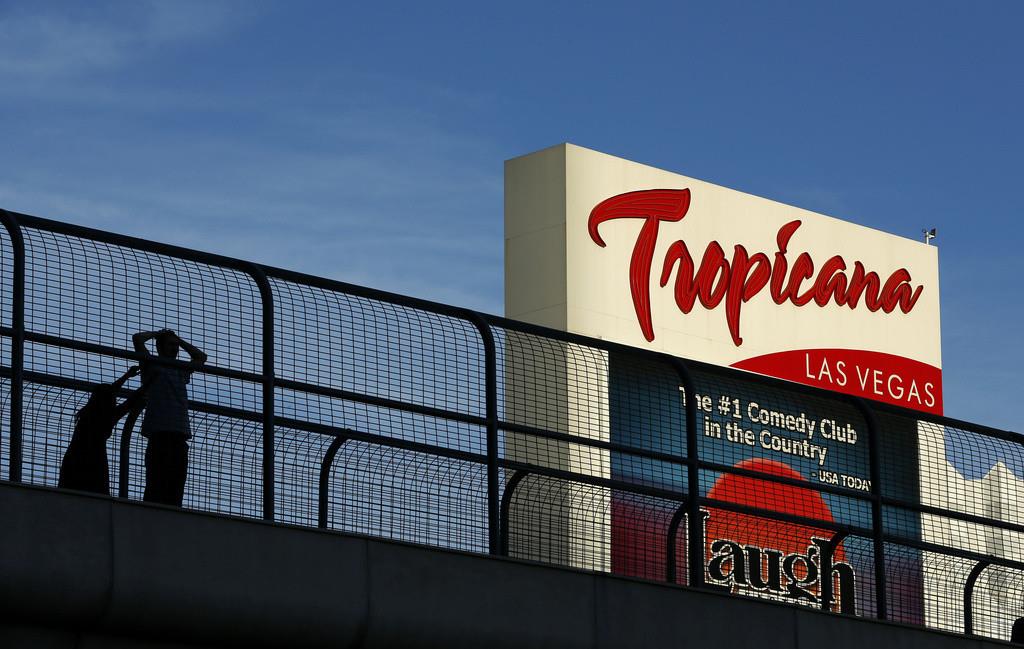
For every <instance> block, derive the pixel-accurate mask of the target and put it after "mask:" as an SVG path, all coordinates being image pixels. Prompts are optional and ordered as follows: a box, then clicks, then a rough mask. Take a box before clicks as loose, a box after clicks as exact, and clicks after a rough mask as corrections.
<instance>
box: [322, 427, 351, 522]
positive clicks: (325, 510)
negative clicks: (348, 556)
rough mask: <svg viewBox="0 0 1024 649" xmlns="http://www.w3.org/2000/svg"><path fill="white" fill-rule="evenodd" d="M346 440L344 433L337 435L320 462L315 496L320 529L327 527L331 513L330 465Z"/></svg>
mask: <svg viewBox="0 0 1024 649" xmlns="http://www.w3.org/2000/svg"><path fill="white" fill-rule="evenodd" d="M347 441H348V437H345V436H344V435H338V436H337V437H335V438H334V441H332V442H331V445H330V446H328V447H327V452H326V453H324V461H323V462H322V463H321V464H320V483H319V485H318V489H319V494H318V496H317V506H316V526H317V527H319V528H320V529H322V530H326V529H327V523H328V519H329V518H330V513H331V467H332V466H333V465H334V458H335V457H337V455H338V451H340V450H341V447H342V445H343V444H344V443H345V442H347Z"/></svg>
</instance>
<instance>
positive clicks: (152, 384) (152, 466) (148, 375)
mask: <svg viewBox="0 0 1024 649" xmlns="http://www.w3.org/2000/svg"><path fill="white" fill-rule="evenodd" d="M154 338H155V339H156V352H157V355H158V356H159V358H161V359H167V360H174V359H176V358H177V357H178V349H179V348H180V349H184V350H185V352H186V353H187V354H188V355H189V356H190V357H191V360H192V363H193V364H194V365H202V364H203V363H205V362H206V354H204V353H203V352H202V350H200V349H199V348H198V347H196V346H195V345H191V344H189V343H187V342H185V341H184V340H182V339H181V338H180V337H179V336H178V334H176V333H174V331H172V330H170V329H161V330H160V331H142V332H139V333H137V334H135V335H134V336H132V343H133V344H134V345H135V351H137V352H139V353H140V354H144V355H146V356H152V354H151V353H150V351H149V349H148V348H147V347H146V343H147V342H148V341H150V340H152V339H154ZM192 371H193V370H192V368H188V367H179V366H175V365H173V364H169V363H161V362H159V361H156V360H144V361H143V362H142V382H143V384H145V385H146V386H147V390H146V414H145V418H144V419H143V421H142V431H141V432H142V436H143V437H145V438H146V439H147V440H148V443H147V445H146V491H145V494H144V496H143V500H145V501H148V502H154V503H162V504H165V505H174V506H176V507H181V501H182V498H183V497H184V494H185V479H186V478H187V477H188V440H190V439H191V438H192V429H191V427H190V426H189V419H188V389H187V388H186V386H187V384H188V382H189V380H190V378H191V376H192Z"/></svg>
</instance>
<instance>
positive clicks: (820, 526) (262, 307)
mask: <svg viewBox="0 0 1024 649" xmlns="http://www.w3.org/2000/svg"><path fill="white" fill-rule="evenodd" d="M0 218H2V220H3V225H4V226H5V228H6V231H7V235H8V236H6V237H0V357H2V359H4V361H6V364H5V365H4V367H3V368H2V370H0V372H2V378H0V380H2V386H0V396H2V407H3V413H2V422H3V424H2V428H0V435H2V437H0V440H2V444H0V454H2V456H0V457H2V460H3V466H4V467H5V468H6V473H5V477H7V478H8V479H9V480H11V481H14V482H19V481H22V482H26V483H31V484H37V485H50V486H55V485H56V484H57V479H58V472H59V468H60V465H61V461H62V457H63V454H64V452H65V450H66V448H67V446H68V442H69V440H70V437H71V434H72V430H73V427H74V417H75V413H76V412H77V411H78V410H79V409H80V408H81V407H82V406H83V404H84V403H85V402H86V400H87V398H88V396H89V394H90V391H91V390H92V389H93V388H94V387H95V386H96V385H97V384H99V383H109V382H110V381H112V380H113V378H114V377H116V376H118V375H120V374H121V373H122V372H124V371H125V370H126V369H127V368H128V367H129V366H131V365H134V364H136V363H138V362H139V361H140V360H143V359H142V357H141V356H140V355H139V354H138V353H136V352H135V351H134V350H133V348H132V344H131V337H132V334H134V333H136V332H138V331H145V330H154V329H161V328H164V327H170V328H173V329H175V330H176V331H177V332H178V333H179V334H180V335H181V336H182V337H183V338H185V339H187V340H189V341H191V342H193V343H195V344H196V345H198V346H199V347H201V348H202V349H203V350H204V351H205V352H206V353H207V354H208V355H209V361H208V362H207V363H206V364H205V365H203V366H201V367H191V369H193V370H194V374H193V377H192V381H191V383H190V385H189V399H190V401H189V406H190V417H191V425H192V429H193V431H194V435H195V436H194V439H193V440H192V448H191V451H190V465H189V473H188V481H187V486H186V492H185V500H184V506H185V507H186V508H188V509H194V510H201V511H210V512H217V513H221V514H226V515H232V516H243V517H254V518H263V519H265V520H268V521H276V522H281V523H289V524H298V525H308V526H315V527H320V528H324V529H330V530H339V531H346V532H353V533H360V534H368V535H372V536H375V537H383V538H389V539H399V540H403V541H409V542H414V543H421V544H425V545H431V546H438V547H444V548H453V549H459V550H468V551H473V552H480V553H490V554H495V555H505V556H511V557H516V558H520V559H525V560H533V561H539V562H545V563H552V564H557V565H562V566H569V567H574V568H581V569H588V570H595V571H601V572H608V573H614V574H620V575H628V576H633V577H638V578H643V579H650V580H657V581H663V582H664V581H667V582H670V583H674V584H680V585H687V586H690V587H694V588H706V589H715V590H722V591H728V592H732V593H735V594H737V595H741V596H750V597H759V598H764V599H772V600H778V601H783V602H789V603H792V604H796V605H803V606H813V607H816V608H820V609H823V610H828V611H834V612H837V613H843V614H852V615H859V616H866V617H875V618H880V619H887V620H893V621H897V622H903V623H908V624H915V625H924V626H929V627H932V628H938V629H943V630H948V631H954V632H961V633H966V634H979V635H985V636H989V637H996V638H1003V639H1008V638H1009V637H1010V629H1011V626H1012V624H1013V623H1014V621H1015V620H1016V619H1017V618H1018V617H1020V616H1021V615H1024V608H1022V605H1024V545H1022V539H1024V535H1022V533H1024V520H1021V519H1022V514H1020V513H1019V512H1020V511H1021V507H1020V505H1021V504H1022V503H1024V446H1022V445H1021V444H1020V441H1019V437H1018V436H1017V435H1016V434H1012V433H1008V432H1005V431H998V430H993V429H990V428H986V427H984V426H977V425H974V424H969V423H965V422H960V421H955V420H952V419H946V418H942V417H936V416H932V415H927V414H923V413H920V412H915V411H909V410H900V409H896V408H892V407H889V406H884V405H881V404H877V403H867V402H865V401H862V400H859V399H854V398H850V397H847V396H844V395H840V394H836V393H830V392H826V391H822V390H816V389H812V388H808V387H804V386H800V385H795V384H791V383H786V382H782V381H778V380H774V379H770V378H765V377H760V376H756V375H751V374H747V373H743V372H739V371H733V370H728V369H724V368H719V367H715V366H711V365H706V364H702V363H697V362H693V361H688V360H684V359H680V358H673V357H669V356H666V355H663V354H657V353H653V352H647V351H643V350H639V349H634V348H629V347H624V346H620V345H615V344H612V343H607V342H604V341H598V340H592V339H587V338H582V337H578V336H574V335H570V334H566V333H562V332H557V331H551V330H547V329H543V328H539V327H535V326H531V325H527V324H524V323H519V322H513V321H509V320H506V319H502V318H498V317H493V316H487V315H482V314H479V313H475V312H472V311H469V310H466V309H459V308H455V307H450V306H445V305H441V304H435V303H431V302H426V301H423V300H417V299H414V298H410V297H405V296H399V295H394V294H388V293H383V292H380V291H375V290H371V289H367V288H362V287H358V286H353V285H349V284H345V283H341V282H336V281H331V280H327V279H322V278H317V277H311V276H307V275H302V274H299V273H294V272H290V271H285V270H280V269H277V268H270V267H266V266H261V265H256V264H252V263H248V262H244V261H239V260H235V259H229V258H226V257H221V256H217V255H212V254H206V253H201V252H196V251H193V250H187V249H183V248H177V247H173V246H167V245H163V244H159V243H154V242H150V241H143V240H139V239H134V238H129V237H124V236H120V235H116V234H110V233H106V232H100V231H96V230H92V229H87V228H82V227H78V226H73V225H69V224H65V223H59V222H55V221H50V220H46V219H41V218H37V217H32V216H28V215H23V214H15V213H10V212H3V211H0ZM180 364H181V365H182V366H186V364H185V363H183V362H180ZM137 385H138V383H137V380H135V382H134V383H130V384H129V385H128V387H127V388H126V389H125V394H127V392H128V391H129V390H130V389H132V388H134V387H137ZM138 414H139V413H137V412H136V413H132V414H131V415H129V416H128V417H127V418H126V419H125V420H124V421H123V424H122V425H121V426H120V427H119V430H118V434H116V435H114V436H113V437H112V438H111V439H110V441H109V444H108V449H107V450H108V456H109V457H110V481H111V484H112V486H113V489H112V491H113V493H114V495H116V496H118V497H121V498H130V499H139V498H141V496H142V491H143V488H144V482H145V475H144V469H143V466H144V461H143V453H144V450H145V449H144V447H145V440H143V439H142V438H141V437H140V436H139V435H138V425H137V424H138V422H139V421H140V419H139V417H138ZM794 466H795V467H797V468H798V469H799V470H793V467H794ZM808 476H811V477H810V478H809V477H808Z"/></svg>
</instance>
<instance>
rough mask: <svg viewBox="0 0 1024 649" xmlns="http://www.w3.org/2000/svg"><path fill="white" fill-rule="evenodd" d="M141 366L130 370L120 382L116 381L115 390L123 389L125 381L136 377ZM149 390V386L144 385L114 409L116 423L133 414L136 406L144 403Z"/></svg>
mask: <svg viewBox="0 0 1024 649" xmlns="http://www.w3.org/2000/svg"><path fill="white" fill-rule="evenodd" d="M139 371H140V370H139V366H138V365H135V366H134V367H130V368H128V371H127V372H125V373H124V375H122V376H121V378H119V379H118V380H116V381H114V384H113V387H114V389H115V390H119V389H121V387H122V386H123V385H124V383H125V381H127V380H128V379H129V378H131V377H133V376H136V375H137V374H138V373H139ZM147 388H149V384H143V385H142V387H140V388H138V389H137V390H135V391H134V392H132V393H131V394H130V395H128V398H127V399H125V400H124V401H123V402H121V404H120V405H118V406H115V407H114V421H115V422H116V421H118V420H120V419H121V417H124V416H125V415H127V414H128V413H129V412H131V411H132V410H133V409H134V408H135V407H136V406H138V405H139V404H140V403H142V400H143V398H144V397H145V396H146V389H147Z"/></svg>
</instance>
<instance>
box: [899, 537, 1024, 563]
mask: <svg viewBox="0 0 1024 649" xmlns="http://www.w3.org/2000/svg"><path fill="white" fill-rule="evenodd" d="M882 540H883V541H884V542H886V543H889V544H890V545H901V546H904V547H910V548H914V549H917V550H924V551H926V552H934V553H935V554H943V555H946V556H949V557H958V558H960V559H967V560H969V561H987V562H989V563H991V564H992V565H994V566H1002V567H1004V568H1010V569H1011V570H1020V571H1021V572H1024V562H1020V561H1013V560H1011V559H1003V558H1001V557H996V556H993V555H991V554H982V553H981V552H974V551H972V550H964V549H962V548H950V547H947V546H945V545H939V544H937V543H929V542H928V541H921V540H915V539H904V538H901V537H898V536H893V535H891V534H883V535H882Z"/></svg>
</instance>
